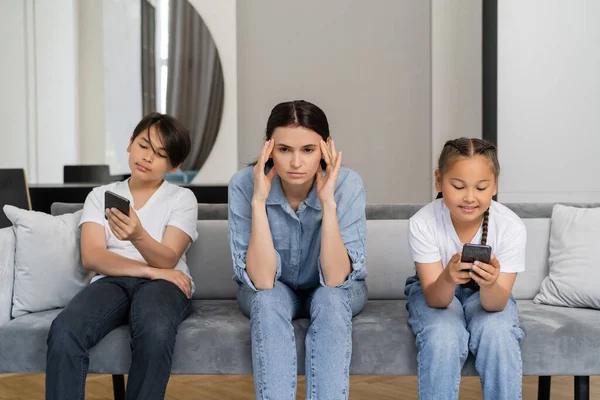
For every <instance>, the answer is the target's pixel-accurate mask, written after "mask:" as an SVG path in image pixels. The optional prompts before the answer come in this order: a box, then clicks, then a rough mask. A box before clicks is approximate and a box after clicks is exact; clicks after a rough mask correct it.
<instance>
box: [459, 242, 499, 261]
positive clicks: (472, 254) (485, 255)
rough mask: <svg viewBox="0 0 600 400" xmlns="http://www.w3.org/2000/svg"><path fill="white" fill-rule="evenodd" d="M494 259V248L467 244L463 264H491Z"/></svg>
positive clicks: (464, 247) (463, 254)
mask: <svg viewBox="0 0 600 400" xmlns="http://www.w3.org/2000/svg"><path fill="white" fill-rule="evenodd" d="M491 257H492V248H491V247H490V246H488V245H485V244H472V243H467V244H465V245H464V246H463V250H462V258H461V259H460V261H461V262H464V263H473V262H475V261H481V262H483V263H486V264H489V263H490V258H491Z"/></svg>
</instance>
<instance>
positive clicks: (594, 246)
mask: <svg viewBox="0 0 600 400" xmlns="http://www.w3.org/2000/svg"><path fill="white" fill-rule="evenodd" d="M599 243H600V208H577V207H568V206H564V205H560V204H557V205H555V206H554V210H553V212H552V220H551V230H550V257H549V266H550V272H549V274H548V276H547V277H546V278H544V281H543V282H542V285H541V288H540V292H539V294H538V295H537V296H536V297H535V298H534V302H536V303H541V304H548V305H555V306H563V307H589V308H595V309H600V290H598V287H599V286H600V266H599V265H598V263H599V261H600V245H599Z"/></svg>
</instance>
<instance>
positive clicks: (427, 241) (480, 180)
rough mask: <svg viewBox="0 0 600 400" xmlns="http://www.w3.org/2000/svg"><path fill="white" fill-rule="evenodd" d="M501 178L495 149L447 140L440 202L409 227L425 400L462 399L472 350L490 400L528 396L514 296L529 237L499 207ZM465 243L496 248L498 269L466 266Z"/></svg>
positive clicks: (408, 290) (411, 301)
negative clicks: (461, 388)
mask: <svg viewBox="0 0 600 400" xmlns="http://www.w3.org/2000/svg"><path fill="white" fill-rule="evenodd" d="M499 174H500V165H499V163H498V158H497V154H496V147H495V146H494V145H493V144H491V143H488V142H486V141H483V140H480V139H467V138H460V139H455V140H450V141H448V142H446V144H445V145H444V149H443V150H442V154H441V155H440V158H439V162H438V168H437V170H436V171H435V185H436V189H437V191H438V192H439V193H440V194H439V195H438V199H436V200H434V201H433V202H431V203H429V204H428V205H426V206H425V207H423V208H422V209H421V210H420V211H419V212H418V213H416V214H415V215H414V216H413V217H412V218H411V219H410V221H409V244H410V249H411V253H412V257H413V260H414V262H415V265H416V271H417V275H416V276H413V277H410V278H408V280H407V281H406V287H405V294H406V296H407V303H406V308H407V309H408V312H409V319H408V323H409V324H410V326H411V328H412V330H413V332H414V333H415V335H416V344H417V350H418V356H417V363H418V386H419V398H420V399H458V389H459V384H460V377H461V370H462V366H463V364H464V362H465V360H466V358H467V355H468V352H469V350H471V352H472V353H473V354H474V355H475V357H476V363H475V366H476V368H477V371H478V372H479V375H480V376H481V383H482V387H483V395H484V398H485V399H508V400H515V399H520V398H521V381H522V362H521V350H520V346H519V345H520V343H521V341H522V339H523V331H522V330H521V328H520V327H519V319H518V314H517V303H516V301H515V299H514V298H513V297H512V295H511V290H512V287H513V284H514V282H515V278H516V277H517V273H518V272H522V271H524V270H525V244H526V236H527V234H526V231H525V225H524V224H523V222H522V221H521V220H520V219H519V218H518V217H517V215H516V214H514V213H513V212H512V211H510V210H509V209H508V208H506V207H505V206H503V205H501V204H499V203H497V202H495V201H493V200H492V197H493V196H494V195H495V194H496V192H497V184H498V175H499ZM464 243H478V244H479V243H480V244H487V245H490V246H491V247H492V251H493V254H492V257H491V261H490V263H489V264H485V263H483V262H479V261H475V262H474V263H473V264H467V263H461V251H462V247H463V244H464ZM470 269H471V271H469V270H470ZM471 280H472V281H474V283H476V285H474V284H469V282H470V281H471Z"/></svg>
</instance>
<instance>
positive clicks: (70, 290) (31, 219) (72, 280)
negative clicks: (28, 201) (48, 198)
mask: <svg viewBox="0 0 600 400" xmlns="http://www.w3.org/2000/svg"><path fill="white" fill-rule="evenodd" d="M4 212H5V214H6V216H7V217H8V219H9V220H10V221H11V222H12V223H13V225H14V227H15V236H16V245H15V270H14V286H13V301H12V303H13V306H12V312H11V314H12V317H13V318H14V317H18V316H21V315H23V314H26V313H30V312H38V311H44V310H50V309H53V308H59V307H64V306H65V305H67V303H68V302H69V300H71V298H72V297H73V296H74V295H75V294H76V293H77V292H78V291H79V290H81V288H83V287H84V286H85V285H87V283H88V282H89V281H90V279H91V273H89V272H88V271H86V270H85V269H84V268H83V267H82V265H81V256H80V251H79V237H80V231H79V228H78V227H77V225H78V224H79V220H80V218H81V211H78V212H76V213H74V214H64V215H61V216H57V217H54V216H51V215H48V214H45V213H41V212H37V211H28V210H22V209H19V208H16V207H13V206H9V205H6V206H4Z"/></svg>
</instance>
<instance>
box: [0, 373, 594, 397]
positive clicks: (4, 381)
mask: <svg viewBox="0 0 600 400" xmlns="http://www.w3.org/2000/svg"><path fill="white" fill-rule="evenodd" d="M590 386H591V387H590V399H593V400H600V377H592V378H591V385H590ZM304 390H305V387H304V377H300V378H299V383H298V396H297V398H298V399H304ZM43 398H44V375H42V374H28V375H20V374H7V375H0V400H9V399H10V400H21V399H22V400H33V399H43ZM166 398H167V399H172V400H185V399H206V400H225V399H236V400H237V399H242V400H244V399H248V400H252V399H254V386H253V382H252V377H251V376H247V375H173V376H172V377H171V380H170V382H169V386H168V388H167V397H166ZM86 399H87V400H100V399H102V400H109V399H112V379H111V377H110V376H109V375H90V376H89V377H88V380H87V388H86ZM350 399H352V400H367V399H368V400H373V399H377V400H388V399H390V400H391V399H406V400H412V399H415V400H416V399H417V382H416V378H415V377H410V376H408V377H406V376H360V375H359V376H352V377H351V378H350ZM475 399H481V388H480V385H479V378H473V377H469V378H463V379H462V382H461V390H460V400H475ZM523 399H525V400H530V399H531V400H535V399H537V377H525V378H524V379H523ZM566 399H573V378H572V377H563V376H559V377H553V378H552V394H551V400H566Z"/></svg>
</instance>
